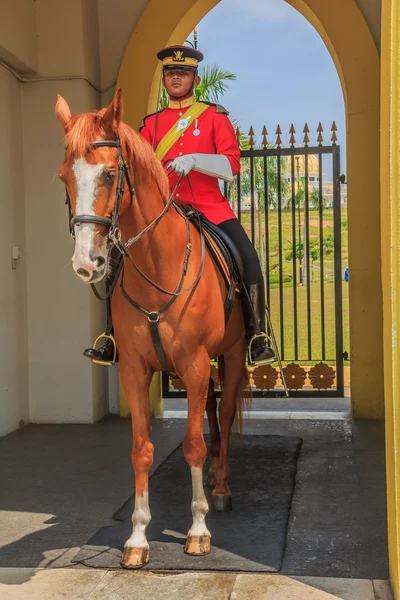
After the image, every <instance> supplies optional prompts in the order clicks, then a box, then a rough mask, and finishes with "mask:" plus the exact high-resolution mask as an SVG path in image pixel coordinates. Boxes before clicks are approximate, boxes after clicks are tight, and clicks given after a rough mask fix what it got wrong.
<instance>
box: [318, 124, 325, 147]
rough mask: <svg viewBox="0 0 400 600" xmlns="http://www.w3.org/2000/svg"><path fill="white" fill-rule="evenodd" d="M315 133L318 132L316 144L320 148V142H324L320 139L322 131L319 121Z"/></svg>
mask: <svg viewBox="0 0 400 600" xmlns="http://www.w3.org/2000/svg"><path fill="white" fill-rule="evenodd" d="M317 131H318V137H317V142H318V144H319V146H322V142H323V141H324V138H323V137H322V132H323V131H324V130H323V128H322V125H321V121H320V122H319V123H318V127H317Z"/></svg>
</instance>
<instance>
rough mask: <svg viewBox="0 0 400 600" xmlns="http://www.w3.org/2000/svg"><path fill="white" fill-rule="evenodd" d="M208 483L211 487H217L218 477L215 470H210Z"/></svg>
mask: <svg viewBox="0 0 400 600" xmlns="http://www.w3.org/2000/svg"><path fill="white" fill-rule="evenodd" d="M207 485H209V486H210V487H215V486H216V485H217V478H216V477H215V472H214V471H209V472H208V477H207Z"/></svg>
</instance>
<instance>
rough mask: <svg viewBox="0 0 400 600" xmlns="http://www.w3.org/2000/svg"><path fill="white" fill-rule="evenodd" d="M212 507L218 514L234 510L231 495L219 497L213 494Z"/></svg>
mask: <svg viewBox="0 0 400 600" xmlns="http://www.w3.org/2000/svg"><path fill="white" fill-rule="evenodd" d="M211 506H212V507H213V509H214V510H216V511H217V512H225V511H227V510H232V496H231V494H226V495H225V496H222V495H218V494H212V496H211Z"/></svg>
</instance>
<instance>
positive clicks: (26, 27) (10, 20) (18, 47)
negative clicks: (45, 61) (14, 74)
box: [0, 0, 37, 73]
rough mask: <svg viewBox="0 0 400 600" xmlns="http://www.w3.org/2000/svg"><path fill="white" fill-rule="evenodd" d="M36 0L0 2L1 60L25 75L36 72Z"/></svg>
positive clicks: (5, 0)
mask: <svg viewBox="0 0 400 600" xmlns="http://www.w3.org/2000/svg"><path fill="white" fill-rule="evenodd" d="M36 4H37V3H36V2H35V0H12V2H9V1H8V0H1V1H0V59H3V60H5V61H6V62H7V63H8V64H10V65H11V66H13V67H15V68H17V69H18V70H20V71H21V72H23V73H29V72H31V71H35V70H36V68H37V54H36Z"/></svg>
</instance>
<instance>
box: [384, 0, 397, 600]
mask: <svg viewBox="0 0 400 600" xmlns="http://www.w3.org/2000/svg"><path fill="white" fill-rule="evenodd" d="M381 97H382V111H381V130H382V135H381V152H382V171H381V198H382V202H381V204H382V213H381V214H382V284H383V301H384V315H385V318H384V358H385V408H386V462H387V466H386V471H387V500H388V529H389V562H390V579H391V582H392V587H393V592H394V595H395V598H396V600H399V599H400V569H399V565H400V556H399V547H400V524H399V514H400V484H399V474H400V464H399V461H400V456H399V451H400V428H399V417H400V414H399V388H400V385H399V383H400V381H399V378H400V368H399V365H400V345H399V338H400V206H399V198H400V163H399V156H400V6H399V3H398V2H397V1H396V0H383V2H382V80H381Z"/></svg>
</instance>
